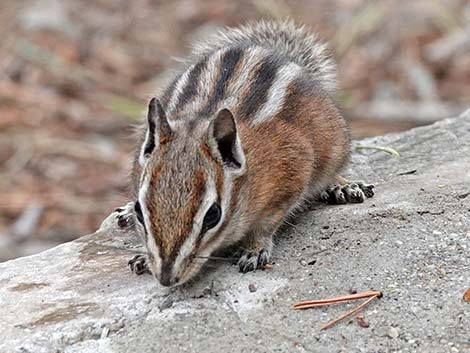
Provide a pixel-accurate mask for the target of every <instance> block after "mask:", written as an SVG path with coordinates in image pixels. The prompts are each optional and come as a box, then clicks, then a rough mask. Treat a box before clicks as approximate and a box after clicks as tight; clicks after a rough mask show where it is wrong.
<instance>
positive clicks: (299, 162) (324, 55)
mask: <svg viewBox="0 0 470 353" xmlns="http://www.w3.org/2000/svg"><path fill="white" fill-rule="evenodd" d="M185 64H186V68H185V69H184V70H182V71H181V72H180V73H178V74H177V75H176V76H175V77H174V79H173V81H172V82H171V83H170V84H169V85H168V87H167V88H166V90H164V91H163V93H162V94H161V95H160V96H159V97H158V98H157V97H154V98H152V99H151V100H150V102H149V105H148V113H147V119H146V122H145V124H144V126H142V128H141V129H140V139H139V142H138V147H137V151H136V155H135V160H134V164H133V170H132V193H133V196H132V197H133V198H132V200H133V202H131V203H129V204H128V205H126V207H123V208H121V209H118V210H117V212H118V214H117V217H118V218H119V219H123V218H126V217H127V218H126V219H127V220H130V219H132V220H133V219H136V221H135V227H137V230H138V232H139V233H140V234H141V236H142V240H143V242H144V243H145V246H146V249H147V254H146V256H143V255H139V256H136V257H135V258H134V259H132V260H131V261H129V264H130V266H131V269H132V270H133V271H134V272H136V273H138V274H140V273H143V272H148V271H150V272H151V273H152V274H153V275H154V276H155V277H156V278H157V279H158V281H159V282H160V283H161V284H162V285H163V286H175V285H179V284H182V283H184V282H186V281H188V280H189V279H191V278H192V277H194V276H195V275H196V274H197V273H198V272H199V270H200V269H201V267H202V266H203V265H204V263H205V262H206V261H207V260H208V258H210V257H211V254H213V253H214V251H216V250H217V249H221V248H224V247H227V246H229V245H233V244H238V245H239V249H240V254H241V256H240V258H239V261H238V265H239V268H240V271H241V272H244V273H245V272H248V271H254V270H256V269H259V268H263V267H264V266H265V265H266V264H267V263H268V262H269V261H270V258H271V253H272V248H273V240H272V239H273V235H274V234H275V233H276V231H277V229H278V228H279V226H280V225H282V224H283V222H284V221H285V220H286V219H287V218H288V217H289V216H290V215H292V214H293V213H294V212H295V211H296V210H298V209H299V208H300V207H301V206H302V205H303V204H305V202H306V201H309V200H312V199H320V200H323V201H324V202H326V203H332V204H344V203H359V202H363V201H364V199H365V198H366V197H372V196H373V195H374V192H373V185H366V184H364V183H362V182H354V183H353V182H348V181H347V180H346V179H344V178H342V177H341V176H340V174H339V173H340V172H341V170H342V169H343V168H344V166H345V164H346V162H347V161H348V157H349V154H350V136H349V130H348V126H347V124H346V122H345V120H344V119H343V117H342V116H341V113H340V111H339V110H338V108H337V106H336V103H335V101H334V96H335V93H336V68H335V64H334V62H333V60H332V59H331V57H330V55H329V54H328V52H327V48H326V45H325V44H323V43H322V42H320V41H319V40H318V39H317V36H316V35H315V34H313V33H311V32H309V31H308V30H307V29H306V28H305V27H299V26H296V25H295V24H294V23H292V22H289V21H288V22H282V23H279V22H264V21H263V22H256V23H252V24H248V25H245V26H242V27H239V28H234V29H230V28H229V29H225V30H222V31H221V32H220V33H218V34H217V35H215V36H213V37H212V38H209V39H208V40H207V41H205V42H201V43H199V44H197V45H196V46H195V47H194V49H193V51H192V53H191V55H190V57H189V59H188V60H187V61H186V63H185ZM129 224H132V222H129Z"/></svg>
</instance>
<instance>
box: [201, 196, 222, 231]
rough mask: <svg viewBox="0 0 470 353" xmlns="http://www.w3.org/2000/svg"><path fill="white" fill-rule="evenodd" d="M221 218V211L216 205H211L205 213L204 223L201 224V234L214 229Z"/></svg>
mask: <svg viewBox="0 0 470 353" xmlns="http://www.w3.org/2000/svg"><path fill="white" fill-rule="evenodd" d="M221 216H222V210H221V209H220V206H219V204H218V203H214V204H212V206H211V207H210V208H209V210H208V211H207V213H206V215H205V216H204V221H203V222H202V232H201V233H202V234H204V233H205V232H207V231H208V230H209V229H212V228H214V227H215V226H216V225H217V223H219V221H220V217H221Z"/></svg>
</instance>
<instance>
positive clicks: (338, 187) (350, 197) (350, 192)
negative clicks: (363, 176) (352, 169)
mask: <svg viewBox="0 0 470 353" xmlns="http://www.w3.org/2000/svg"><path fill="white" fill-rule="evenodd" d="M372 196H374V185H372V184H365V183H364V182H362V181H356V182H351V181H348V180H346V179H344V178H343V177H341V176H339V175H338V176H337V177H336V178H335V182H334V183H333V184H332V185H330V186H328V187H327V188H326V189H325V190H324V191H322V192H321V193H320V195H319V198H320V200H321V201H322V202H324V203H327V204H331V205H338V204H346V203H362V202H364V200H365V198H366V197H372Z"/></svg>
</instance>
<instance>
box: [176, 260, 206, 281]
mask: <svg viewBox="0 0 470 353" xmlns="http://www.w3.org/2000/svg"><path fill="white" fill-rule="evenodd" d="M200 269H201V265H199V264H196V263H194V262H190V263H189V264H188V265H187V266H186V268H185V269H184V270H183V271H182V273H181V275H180V280H179V282H178V284H183V283H184V282H187V281H189V280H190V279H191V278H193V277H194V276H195V275H196V274H197V273H198V272H199V270H200Z"/></svg>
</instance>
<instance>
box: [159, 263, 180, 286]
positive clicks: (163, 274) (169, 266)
mask: <svg viewBox="0 0 470 353" xmlns="http://www.w3.org/2000/svg"><path fill="white" fill-rule="evenodd" d="M156 277H157V280H158V281H159V282H160V284H161V285H162V286H165V287H171V286H174V285H176V284H178V283H179V281H180V278H179V276H175V275H174V273H173V262H171V261H164V262H163V263H162V267H161V271H160V274H159V275H156Z"/></svg>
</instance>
